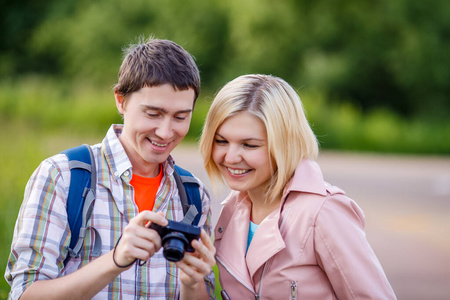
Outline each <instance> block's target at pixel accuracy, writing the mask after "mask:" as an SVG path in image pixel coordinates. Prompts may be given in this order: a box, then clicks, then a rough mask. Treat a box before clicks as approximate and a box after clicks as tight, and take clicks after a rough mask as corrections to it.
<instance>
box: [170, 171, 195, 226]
mask: <svg viewBox="0 0 450 300" xmlns="http://www.w3.org/2000/svg"><path fill="white" fill-rule="evenodd" d="M174 168H175V172H174V177H175V180H176V181H177V187H178V193H179V194H180V198H181V203H182V205H183V211H184V214H185V216H186V215H187V214H188V210H189V206H190V205H194V206H195V208H196V209H197V214H196V215H195V217H194V218H193V219H194V220H193V221H192V224H194V225H197V224H198V222H199V221H200V216H201V214H202V198H201V197H200V183H199V182H198V181H197V179H195V177H194V175H192V174H191V173H190V172H189V171H187V170H185V169H183V168H181V167H180V166H177V165H174ZM180 183H181V184H180Z"/></svg>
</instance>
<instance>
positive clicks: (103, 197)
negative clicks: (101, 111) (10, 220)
mask: <svg viewBox="0 0 450 300" xmlns="http://www.w3.org/2000/svg"><path fill="white" fill-rule="evenodd" d="M121 132H122V126H121V125H112V126H111V128H110V129H109V131H108V133H107V135H106V137H105V139H104V140H103V143H102V144H97V145H94V146H91V148H92V149H93V152H94V156H95V161H96V166H97V186H96V199H95V204H94V209H93V212H92V215H91V218H90V220H89V222H90V223H89V228H88V230H87V232H86V237H85V243H84V245H83V248H82V250H81V253H80V254H81V255H80V257H78V258H71V259H70V260H69V261H68V263H67V265H66V266H64V259H65V258H66V257H67V255H68V250H67V247H68V246H69V244H70V230H69V225H68V221H67V212H66V201H67V196H68V192H69V183H70V170H69V166H68V160H67V157H66V156H65V155H63V154H57V155H55V156H53V157H50V158H48V159H46V160H45V161H43V162H42V163H41V164H40V166H39V167H38V168H37V169H36V171H35V172H34V173H33V175H32V176H31V178H30V180H29V181H28V184H27V186H26V189H25V196H24V201H23V203H22V207H21V209H20V212H19V217H18V219H17V222H16V227H15V230H14V237H13V241H12V247H11V253H10V256H9V260H8V265H7V268H6V272H5V278H6V280H7V281H8V283H9V284H10V285H11V292H10V297H11V299H18V298H19V297H20V296H21V295H22V293H23V291H24V290H25V289H26V288H27V287H28V286H29V285H30V284H32V283H33V282H34V281H36V280H47V279H54V278H57V277H60V276H64V275H67V274H70V273H72V272H74V271H76V270H77V269H78V268H80V267H81V266H83V265H86V264H88V263H89V262H90V261H92V260H94V259H95V258H96V257H94V256H93V246H94V239H95V238H96V232H97V234H98V236H99V237H100V238H101V244H102V254H105V253H107V252H109V251H111V249H113V248H114V245H115V243H116V242H117V240H118V239H119V237H120V235H121V234H122V230H123V228H125V226H126V225H127V224H128V223H129V221H130V219H132V218H133V217H135V216H136V215H137V214H138V213H139V211H138V207H137V205H136V204H135V202H134V191H133V187H132V186H131V185H130V180H131V177H132V166H131V163H130V160H129V159H128V156H127V154H126V153H125V150H124V148H123V147H122V144H121V143H120V141H119V139H118V136H119V135H120V134H121ZM172 166H173V159H172V157H169V159H168V160H167V161H166V162H165V163H164V164H163V169H164V176H163V178H162V181H161V185H160V187H159V189H158V192H157V194H156V199H155V206H154V211H163V212H164V213H165V216H166V218H167V219H170V220H176V221H181V220H182V219H183V217H184V215H183V209H182V206H181V201H180V197H179V195H178V189H177V187H176V183H175V179H174V177H173V175H172V174H173V167H172ZM200 195H201V197H202V216H201V219H200V222H199V226H202V228H203V229H205V231H206V232H207V233H208V234H209V235H210V234H211V224H210V218H211V210H210V198H209V195H208V193H207V191H206V189H205V187H204V185H203V184H201V187H200ZM95 231H96V232H95ZM205 283H206V286H207V290H208V292H209V293H210V297H211V298H213V297H214V296H213V295H214V291H213V290H214V287H213V283H214V274H213V273H212V272H211V274H210V275H208V276H207V277H206V278H205ZM179 293H180V281H179V270H178V269H177V268H176V266H175V264H174V263H170V262H168V261H167V260H166V259H165V258H164V256H163V254H162V249H160V251H159V252H157V253H156V254H155V255H154V256H153V257H152V258H150V260H149V261H148V262H147V263H146V264H145V265H143V266H140V265H139V264H137V263H135V264H134V265H133V267H131V268H130V269H128V270H126V271H124V272H122V273H121V274H120V275H119V276H118V277H116V278H115V279H114V280H113V281H112V282H111V283H110V284H108V285H107V286H106V287H105V288H104V289H103V290H102V291H101V292H99V293H98V294H97V295H96V296H95V297H94V299H178V298H179Z"/></svg>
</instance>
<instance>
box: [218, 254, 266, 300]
mask: <svg viewBox="0 0 450 300" xmlns="http://www.w3.org/2000/svg"><path fill="white" fill-rule="evenodd" d="M216 261H217V262H218V263H220V264H221V265H222V267H224V268H225V270H227V272H228V273H229V274H230V275H231V276H233V278H234V279H236V280H237V281H238V282H239V283H240V284H242V285H243V286H244V287H245V288H246V289H247V290H249V291H250V292H251V293H252V294H253V295H254V296H255V300H259V295H258V294H255V292H254V291H253V289H252V287H250V286H248V285H246V284H244V283H243V282H242V281H241V280H240V279H239V278H237V277H236V276H235V275H234V274H233V273H231V272H230V269H228V268H227V267H226V266H225V265H224V264H223V262H222V261H221V260H220V258H218V257H217V256H216Z"/></svg>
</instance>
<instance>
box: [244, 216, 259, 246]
mask: <svg viewBox="0 0 450 300" xmlns="http://www.w3.org/2000/svg"><path fill="white" fill-rule="evenodd" d="M258 226H259V225H256V224H255V223H253V222H252V221H250V226H249V227H248V240H247V250H248V247H250V243H251V242H252V239H253V236H254V235H255V231H256V229H257V228H258Z"/></svg>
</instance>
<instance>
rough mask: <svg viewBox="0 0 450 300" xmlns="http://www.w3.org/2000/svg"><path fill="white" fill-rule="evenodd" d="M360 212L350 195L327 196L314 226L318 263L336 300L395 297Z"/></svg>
mask: <svg viewBox="0 0 450 300" xmlns="http://www.w3.org/2000/svg"><path fill="white" fill-rule="evenodd" d="M364 222H365V219H364V214H363V212H362V210H361V209H360V208H359V206H358V205H357V204H356V203H355V202H354V201H353V200H351V199H350V198H348V197H346V196H344V195H342V194H335V195H329V196H328V199H327V200H326V201H325V202H324V204H323V206H322V208H321V209H320V211H319V213H318V215H317V219H316V226H315V237H314V238H315V240H314V243H315V249H316V256H317V260H318V264H319V266H320V267H321V268H322V269H323V270H324V271H325V273H326V274H327V276H328V278H329V280H330V282H331V285H332V286H333V289H334V291H335V293H336V296H337V298H338V299H396V296H395V294H394V292H393V290H392V288H391V286H390V284H389V282H388V280H387V278H386V275H385V273H384V271H383V268H382V267H381V264H380V262H379V261H378V259H377V257H376V256H375V253H374V252H373V250H372V248H371V247H370V245H369V243H368V241H367V239H366V234H365V231H364Z"/></svg>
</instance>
